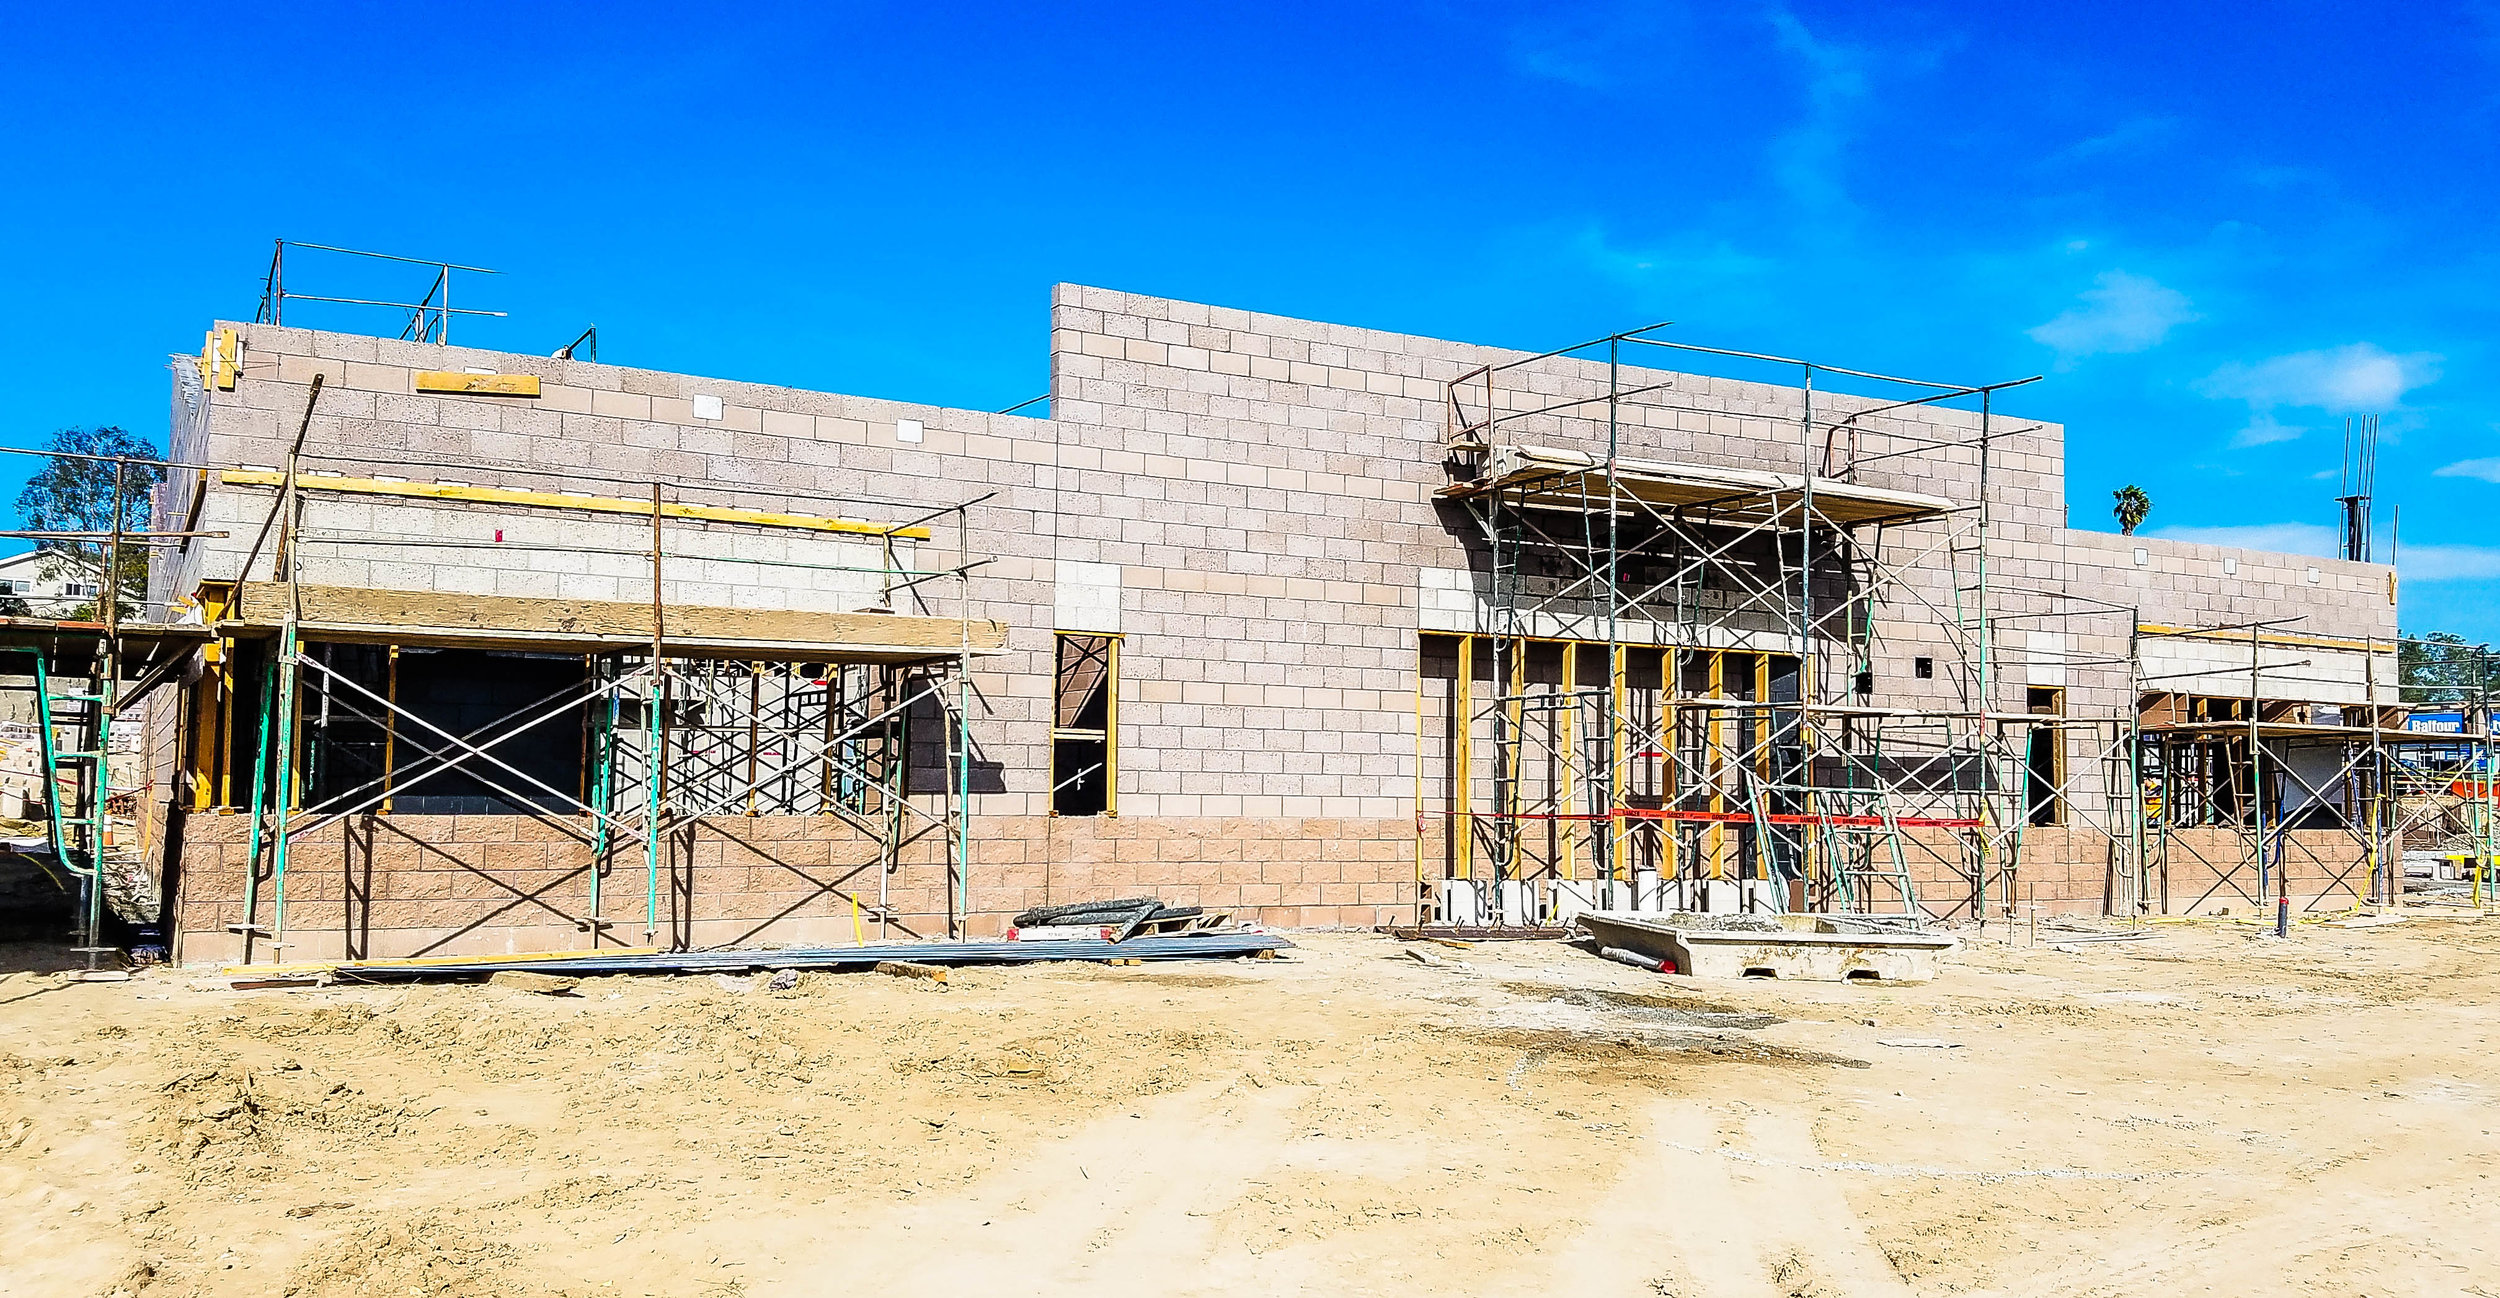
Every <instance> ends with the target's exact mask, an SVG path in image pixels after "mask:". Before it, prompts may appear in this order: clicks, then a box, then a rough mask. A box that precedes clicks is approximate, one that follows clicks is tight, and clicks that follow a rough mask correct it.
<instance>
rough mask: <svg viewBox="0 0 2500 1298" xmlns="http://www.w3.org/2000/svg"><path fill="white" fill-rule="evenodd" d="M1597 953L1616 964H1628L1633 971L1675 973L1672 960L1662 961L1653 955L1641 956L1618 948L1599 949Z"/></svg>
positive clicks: (1636, 952) (1638, 953) (1635, 952)
mask: <svg viewBox="0 0 2500 1298" xmlns="http://www.w3.org/2000/svg"><path fill="white" fill-rule="evenodd" d="M1597 953H1598V954H1599V955H1602V956H1604V957H1606V958H1607V959H1609V960H1612V961H1614V962H1615V963H1616V964H1628V965H1630V966H1632V967H1633V968H1635V969H1646V970H1648V971H1649V972H1651V973H1674V972H1675V961H1673V960H1668V959H1663V958H1661V957H1658V956H1654V955H1642V954H1641V953H1640V952H1638V951H1626V950H1624V949H1623V948H1622V947H1619V946H1610V947H1601V948H1599V950H1598V952H1597Z"/></svg>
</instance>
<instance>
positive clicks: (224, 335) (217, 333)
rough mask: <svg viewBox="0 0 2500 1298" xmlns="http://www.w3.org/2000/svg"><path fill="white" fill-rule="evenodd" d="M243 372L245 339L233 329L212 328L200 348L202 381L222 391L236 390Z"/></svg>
mask: <svg viewBox="0 0 2500 1298" xmlns="http://www.w3.org/2000/svg"><path fill="white" fill-rule="evenodd" d="M242 374H243V340H241V339H239V338H237V337H235V336H234V331H233V330H232V329H211V330H209V331H208V344H207V345H206V346H204V347H202V348H201V349H200V381H201V382H203V383H206V384H207V385H208V386H210V387H212V388H215V389H217V390H218V391H220V392H232V391H234V384H235V380H236V379H238V378H240V377H241V376H242Z"/></svg>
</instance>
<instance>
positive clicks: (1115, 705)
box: [1050, 631, 1121, 819]
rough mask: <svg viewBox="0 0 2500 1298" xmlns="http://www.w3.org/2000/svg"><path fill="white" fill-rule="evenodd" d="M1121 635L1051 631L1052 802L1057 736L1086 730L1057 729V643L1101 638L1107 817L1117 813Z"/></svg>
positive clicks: (1078, 734)
mask: <svg viewBox="0 0 2500 1298" xmlns="http://www.w3.org/2000/svg"><path fill="white" fill-rule="evenodd" d="M1120 639H1121V633H1120V632H1117V631H1059V632H1054V633H1053V634H1052V636H1051V640H1050V666H1051V687H1052V690H1053V694H1052V697H1051V710H1052V716H1051V731H1050V734H1051V739H1052V741H1053V742H1052V743H1051V746H1050V787H1051V790H1052V800H1053V801H1054V803H1055V802H1056V800H1057V790H1058V788H1059V745H1058V743H1057V740H1058V739H1059V737H1060V736H1061V735H1063V734H1064V735H1067V736H1069V737H1070V738H1084V737H1086V732H1083V731H1062V730H1061V729H1059V718H1058V715H1057V712H1058V707H1059V701H1058V696H1057V693H1056V691H1057V688H1058V673H1059V649H1060V644H1061V642H1062V641H1067V640H1100V641H1103V642H1104V645H1103V664H1102V688H1103V700H1102V702H1103V716H1102V814H1103V816H1104V817H1105V818H1106V819H1108V818H1114V817H1117V816H1118V815H1119V814H1120ZM1050 814H1051V815H1054V816H1056V815H1058V814H1059V813H1058V811H1056V810H1052V811H1051V813H1050Z"/></svg>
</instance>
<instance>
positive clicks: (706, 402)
mask: <svg viewBox="0 0 2500 1298" xmlns="http://www.w3.org/2000/svg"><path fill="white" fill-rule="evenodd" d="M694 417H695V418H697V419H718V418H720V417H721V403H720V398H719V397H716V396H713V395H711V394H709V393H704V392H698V393H696V394H695V397H694Z"/></svg>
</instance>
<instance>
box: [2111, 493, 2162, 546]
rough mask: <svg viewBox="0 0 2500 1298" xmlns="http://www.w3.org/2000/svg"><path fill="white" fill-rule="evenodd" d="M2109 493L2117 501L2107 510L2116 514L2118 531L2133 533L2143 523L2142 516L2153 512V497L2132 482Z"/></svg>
mask: <svg viewBox="0 0 2500 1298" xmlns="http://www.w3.org/2000/svg"><path fill="white" fill-rule="evenodd" d="M2109 494H2111V495H2112V496H2115V497H2117V498H2118V503H2117V504H2116V505H2113V506H2111V507H2110V511H2109V512H2111V513H2113V514H2116V515H2117V516H2118V531H2119V533H2120V534H2121V535H2124V536H2133V535H2135V529H2136V528H2138V527H2140V526H2142V525H2143V523H2144V516H2145V515H2146V514H2149V513H2152V512H2153V498H2152V497H2151V496H2148V495H2145V494H2144V488H2142V487H2139V486H2137V485H2135V484H2134V483H2132V482H2130V483H2128V484H2127V485H2126V486H2123V487H2120V488H2119V489H2118V490H2116V491H2113V492H2111V493H2109Z"/></svg>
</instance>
